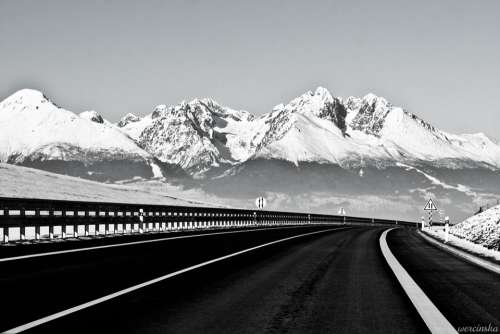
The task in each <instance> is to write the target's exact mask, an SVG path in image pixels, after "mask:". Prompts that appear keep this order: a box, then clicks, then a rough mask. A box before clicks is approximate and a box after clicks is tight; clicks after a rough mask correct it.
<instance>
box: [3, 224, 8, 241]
mask: <svg viewBox="0 0 500 334" xmlns="http://www.w3.org/2000/svg"><path fill="white" fill-rule="evenodd" d="M3 242H4V243H8V242H9V227H8V226H7V227H3Z"/></svg>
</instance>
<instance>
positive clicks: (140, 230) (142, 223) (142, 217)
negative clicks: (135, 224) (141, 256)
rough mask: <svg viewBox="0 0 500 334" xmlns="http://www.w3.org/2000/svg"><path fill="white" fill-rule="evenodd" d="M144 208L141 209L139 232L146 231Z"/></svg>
mask: <svg viewBox="0 0 500 334" xmlns="http://www.w3.org/2000/svg"><path fill="white" fill-rule="evenodd" d="M143 225H144V209H139V233H144V230H143V227H144V226H143Z"/></svg>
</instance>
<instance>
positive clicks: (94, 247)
mask: <svg viewBox="0 0 500 334" xmlns="http://www.w3.org/2000/svg"><path fill="white" fill-rule="evenodd" d="M304 226H305V225H299V226H283V227H273V228H257V229H252V230H239V231H225V232H214V233H203V234H192V235H181V236H177V237H168V238H159V239H151V240H141V241H131V242H123V243H119V244H111V245H103V246H93V247H83V248H74V249H66V250H60V251H53V252H45V253H37V254H27V255H20V256H13V257H5V258H0V262H8V261H15V260H23V259H30V258H35V257H42V256H50V255H59V254H66V253H77V252H84V251H90V250H95V249H105V248H114V247H123V246H132V245H140V244H149V243H153V242H161V241H168V240H177V239H189V238H198V237H205V236H212V235H221V234H232V233H245V232H253V231H270V230H275V229H276V230H277V229H285V228H290V229H291V228H299V227H304ZM315 226H317V225H315Z"/></svg>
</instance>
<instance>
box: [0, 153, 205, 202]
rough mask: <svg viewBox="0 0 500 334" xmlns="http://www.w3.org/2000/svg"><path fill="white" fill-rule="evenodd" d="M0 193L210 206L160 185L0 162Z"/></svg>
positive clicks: (63, 198)
mask: <svg viewBox="0 0 500 334" xmlns="http://www.w3.org/2000/svg"><path fill="white" fill-rule="evenodd" d="M0 196H3V197H21V198H48V199H59V200H75V201H96V202H118V203H134V204H135V203H141V204H159V205H180V206H212V205H210V204H207V203H203V202H198V201H191V200H183V199H180V198H176V197H172V196H169V195H166V192H165V191H164V190H163V189H154V191H148V190H145V189H142V188H140V187H135V186H126V185H111V184H105V183H99V182H93V181H88V180H83V179H80V178H75V177H71V176H64V175H59V174H53V173H49V172H45V171H41V170H37V169H32V168H26V167H20V166H14V165H9V164H4V163H0Z"/></svg>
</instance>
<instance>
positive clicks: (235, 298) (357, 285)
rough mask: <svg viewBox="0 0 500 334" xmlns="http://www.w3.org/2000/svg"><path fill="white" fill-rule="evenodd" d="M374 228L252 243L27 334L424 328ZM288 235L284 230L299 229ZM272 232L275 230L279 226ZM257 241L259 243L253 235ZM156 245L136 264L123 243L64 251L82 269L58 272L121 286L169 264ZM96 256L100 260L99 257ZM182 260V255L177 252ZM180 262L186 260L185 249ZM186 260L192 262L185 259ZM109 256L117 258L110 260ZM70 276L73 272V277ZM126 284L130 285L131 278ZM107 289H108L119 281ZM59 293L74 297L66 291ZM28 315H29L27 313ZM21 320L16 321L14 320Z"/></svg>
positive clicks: (394, 330) (422, 330)
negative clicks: (252, 246) (106, 278)
mask: <svg viewBox="0 0 500 334" xmlns="http://www.w3.org/2000/svg"><path fill="white" fill-rule="evenodd" d="M323 229H324V228H323ZM383 230H384V228H360V227H358V228H349V229H343V230H337V231H332V232H328V233H324V234H323V233H322V234H316V235H311V236H307V237H303V238H298V239H294V240H290V241H288V242H283V243H280V244H275V245H272V246H269V247H265V248H261V249H258V250H256V251H253V252H251V253H247V254H243V255H239V256H237V257H234V258H231V259H227V260H224V261H221V262H219V263H214V264H211V265H209V266H206V267H203V268H199V269H197V270H194V271H191V272H188V273H185V274H182V275H180V276H176V277H173V278H171V279H169V280H166V281H162V282H159V283H157V284H155V285H152V286H148V287H145V288H143V289H140V290H137V291H134V292H132V293H130V294H127V295H124V296H121V297H119V298H117V299H114V300H110V301H108V302H105V303H102V304H99V305H96V306H93V307H91V308H88V309H85V310H82V311H79V312H76V313H73V314H70V315H68V316H65V317H63V318H60V319H57V320H54V321H52V322H48V323H46V324H44V325H41V326H39V327H36V328H33V329H32V331H33V332H47V333H63V332H64V333H67V332H71V333H75V332H80V333H88V332H116V333H282V332H297V333H300V332H319V333H346V332H349V333H366V332H370V333H377V332H379V333H402V332H404V333H425V332H428V331H427V327H426V326H425V324H424V323H423V321H422V320H421V319H420V317H419V316H418V313H417V312H416V311H415V309H414V307H413V305H412V304H411V302H410V301H409V299H408V298H407V297H406V295H405V293H404V291H403V290H402V289H401V287H400V285H399V283H398V282H397V281H396V280H395V279H394V276H393V274H392V273H391V271H390V269H389V268H388V266H387V264H386V263H385V260H384V258H383V256H382V254H381V252H380V249H379V243H378V240H379V236H380V234H381V232H382V231H383ZM304 231H309V232H310V231H311V229H310V228H309V229H307V228H306V229H304ZM304 231H302V233H304ZM297 232H298V231H294V232H293V233H296V234H298V233H297ZM274 233H276V232H274ZM280 233H281V234H283V231H282V232H280ZM264 234H265V233H264ZM243 235H246V236H245V237H243ZM280 236H282V235H280ZM277 237H278V235H273V236H272V237H271V236H268V237H267V238H268V240H270V238H277ZM232 238H234V236H233V237H232ZM238 238H241V240H239V244H238V245H236V246H234V245H233V246H234V247H235V248H234V249H236V248H238V247H239V248H244V247H245V245H246V244H245V239H247V238H250V235H248V234H242V235H241V236H239V237H238ZM226 239H227V237H222V239H217V240H212V242H209V241H208V240H206V241H204V242H207V244H204V245H203V247H201V245H200V246H197V247H196V248H197V249H198V250H199V251H202V252H207V253H210V252H212V253H213V254H211V255H210V256H214V255H215V253H218V252H219V251H214V249H218V248H220V247H221V245H223V244H224V242H229V240H226ZM229 239H231V238H229ZM259 239H260V237H259ZM264 239H265V238H264ZM200 240H202V239H200ZM200 240H198V241H197V242H200ZM214 241H215V242H214ZM259 241H261V242H262V239H261V240H259ZM184 242H186V240H184ZM247 243H248V241H247ZM160 245H163V243H158V244H155V245H154V246H152V245H151V244H150V245H148V246H146V245H143V246H140V247H138V248H137V247H136V248H135V252H138V251H140V252H141V254H142V255H136V256H137V259H140V258H141V257H142V258H144V256H152V257H154V261H146V262H147V264H146V265H140V263H138V260H134V259H132V260H131V261H130V262H128V261H127V254H122V253H123V250H124V249H127V248H124V249H121V250H120V251H114V250H111V249H108V250H102V251H97V252H96V253H97V254H99V255H98V257H96V256H94V255H97V254H94V255H92V254H78V255H76V254H71V255H70V254H68V255H64V256H70V257H71V259H72V260H73V261H76V262H78V263H79V264H78V265H76V262H75V264H74V266H76V267H78V268H80V267H81V266H82V264H83V268H81V269H78V270H77V268H67V267H63V268H60V272H62V273H63V274H62V275H67V270H68V269H69V270H70V271H71V270H75V272H79V273H80V274H82V273H85V275H82V277H81V278H80V279H79V283H80V284H81V283H83V282H87V284H89V283H90V284H91V285H92V286H93V288H94V289H97V290H99V291H100V293H101V294H102V291H101V290H102V289H100V288H99V287H98V285H99V277H102V276H103V274H106V275H111V277H112V278H111V281H116V285H119V284H122V285H123V282H122V281H123V280H125V281H127V278H126V277H124V276H123V275H124V274H125V272H128V273H129V275H133V276H134V277H135V278H136V281H137V279H138V277H143V276H144V275H142V274H140V273H137V272H138V271H140V272H142V273H144V272H147V273H148V274H147V275H146V276H148V277H150V278H151V277H152V276H154V273H157V272H159V271H162V269H163V273H165V270H166V269H165V262H168V261H166V259H172V260H173V259H175V257H176V256H179V257H181V254H171V255H170V256H169V257H165V258H163V257H162V256H161V254H162V252H161V251H160V250H159V249H158V246H160ZM193 245H195V244H193ZM143 248H144V249H143ZM228 250H229V249H225V250H224V251H220V252H219V253H223V252H227V251H228ZM154 254H156V256H155V255H154ZM128 255H130V254H128ZM64 256H63V257H64ZM103 256H104V258H101V259H100V260H98V259H99V258H100V257H103ZM89 257H90V258H89ZM182 258H183V259H186V257H185V256H182ZM162 259H163V260H162ZM39 260H40V259H39ZM48 260H49V259H44V261H48ZM66 260H68V259H66ZM96 260H97V261H98V262H99V265H97V266H96V267H95V269H92V264H91V262H93V261H96ZM187 260H188V262H189V256H188V257H187ZM191 260H192V261H194V259H193V258H191ZM86 261H87V262H86ZM34 262H38V261H34ZM64 262H65V263H66V262H67V261H64ZM100 262H104V263H108V264H109V265H110V266H111V267H112V268H113V269H112V271H116V270H118V269H119V268H121V267H123V266H127V267H128V271H126V270H125V271H124V270H121V271H119V272H116V273H113V272H112V271H107V272H106V273H103V272H101V270H102V268H103V267H102V266H101V265H100ZM85 263H87V265H85ZM116 263H119V265H116V266H115V264H116ZM150 267H152V268H150ZM158 267H159V268H160V269H158ZM0 269H1V266H0ZM2 272H3V271H2ZM56 272H57V271H56ZM167 272H168V271H167ZM136 276H138V277H136ZM71 277H72V279H75V277H76V275H72V276H71ZM128 281H129V284H130V279H128ZM11 283H12V282H11ZM80 284H78V283H74V284H72V285H65V286H64V287H62V288H61V289H59V290H58V291H59V293H60V294H71V292H72V291H78V286H79V285H80ZM102 284H104V283H102ZM106 284H109V282H107V283H106ZM104 285H105V284H104ZM71 287H73V289H72V288H71ZM114 288H115V290H117V289H118V286H115V287H114ZM87 292H88V291H87ZM56 294H57V292H56ZM67 299H68V300H71V301H73V303H74V302H75V298H70V297H67ZM61 300H66V299H65V298H62V299H61ZM61 303H62V304H64V302H61ZM50 304H51V305H52V304H53V303H50ZM62 304H61V305H58V307H59V309H58V310H57V311H60V310H61V309H60V307H62V306H63V305H62ZM66 304H69V303H66ZM71 306H74V305H71ZM43 313H49V312H47V311H45V312H43ZM40 315H42V314H39V316H40ZM26 318H27V317H25V319H26ZM34 318H36V315H35V314H31V317H30V319H29V320H34ZM22 320H23V319H18V320H17V322H16V325H19V324H20V322H22ZM11 327H12V326H11ZM8 328H10V327H8Z"/></svg>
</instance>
